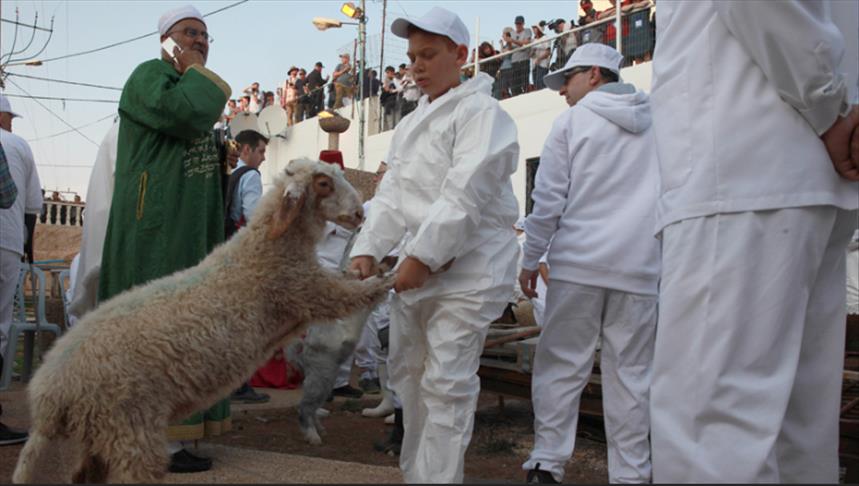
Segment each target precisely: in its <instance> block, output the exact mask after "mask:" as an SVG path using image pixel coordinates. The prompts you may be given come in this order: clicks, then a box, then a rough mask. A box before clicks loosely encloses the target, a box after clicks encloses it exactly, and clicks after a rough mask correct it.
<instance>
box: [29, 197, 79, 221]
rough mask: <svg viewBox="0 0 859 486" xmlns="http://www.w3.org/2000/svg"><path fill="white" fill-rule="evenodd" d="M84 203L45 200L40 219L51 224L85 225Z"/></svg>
mask: <svg viewBox="0 0 859 486" xmlns="http://www.w3.org/2000/svg"><path fill="white" fill-rule="evenodd" d="M85 208H86V205H85V204H84V203H75V202H65V201H50V200H48V201H45V202H44V203H43V204H42V213H41V214H40V215H39V218H38V221H39V222H40V223H41V224H46V225H51V226H83V225H84V209H85Z"/></svg>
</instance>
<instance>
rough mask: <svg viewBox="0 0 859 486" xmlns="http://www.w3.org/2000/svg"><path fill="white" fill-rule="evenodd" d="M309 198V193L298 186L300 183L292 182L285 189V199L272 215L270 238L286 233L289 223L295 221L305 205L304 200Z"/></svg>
mask: <svg viewBox="0 0 859 486" xmlns="http://www.w3.org/2000/svg"><path fill="white" fill-rule="evenodd" d="M306 199H307V194H306V193H305V192H304V191H303V190H300V189H299V188H298V184H295V183H292V184H290V185H289V186H288V187H287V188H286V190H285V191H283V199H282V200H281V203H280V206H278V207H277V211H275V213H274V217H272V221H271V226H270V227H269V230H268V239H270V240H276V239H278V238H280V237H281V236H283V234H284V233H286V230H288V229H289V225H291V224H292V222H293V221H295V218H297V217H298V215H299V213H300V212H301V208H302V207H303V206H304V201H305V200H306Z"/></svg>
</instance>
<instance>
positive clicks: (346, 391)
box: [331, 385, 364, 398]
mask: <svg viewBox="0 0 859 486" xmlns="http://www.w3.org/2000/svg"><path fill="white" fill-rule="evenodd" d="M331 394H332V395H333V396H335V397H346V398H361V397H363V396H364V392H362V391H361V390H359V389H357V388H352V387H351V386H349V385H343V386H341V387H339V388H335V389H333V390H331Z"/></svg>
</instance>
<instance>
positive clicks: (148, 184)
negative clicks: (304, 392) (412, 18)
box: [99, 5, 230, 472]
mask: <svg viewBox="0 0 859 486" xmlns="http://www.w3.org/2000/svg"><path fill="white" fill-rule="evenodd" d="M158 24H159V25H158V28H159V32H160V33H161V38H160V42H162V43H163V42H164V41H165V40H167V38H170V39H172V40H173V41H174V42H175V43H176V47H175V48H173V49H172V52H168V51H166V50H165V49H163V48H162V52H161V56H160V57H159V58H158V59H152V60H149V61H146V62H144V63H143V64H140V65H139V66H138V67H137V68H136V69H135V70H134V72H133V73H132V74H131V76H130V77H129V79H128V81H127V82H126V83H125V87H124V88H123V91H122V96H121V97H120V102H119V116H120V125H119V135H118V142H117V159H116V173H115V186H114V192H113V197H112V204H111V208H110V219H109V223H108V227H107V234H106V236H105V241H104V252H103V256H102V262H101V276H100V283H99V300H100V301H101V302H104V301H106V300H108V299H110V298H111V297H113V296H115V295H117V294H120V293H121V292H123V291H125V290H127V289H129V288H131V287H133V286H135V285H139V284H143V283H145V282H147V281H149V280H153V279H156V278H159V277H162V276H165V275H169V274H171V273H173V272H176V271H178V270H182V269H185V268H188V267H191V266H194V265H196V264H197V263H199V262H200V261H201V260H202V259H203V258H204V257H205V256H206V254H208V253H209V252H210V251H211V250H212V249H213V248H214V247H215V245H217V244H219V243H221V242H222V241H224V225H223V220H224V208H223V204H224V200H223V194H222V189H221V185H222V177H223V174H224V168H223V166H222V163H221V161H220V157H219V155H218V150H217V148H216V145H215V140H214V137H213V135H212V127H213V125H214V124H215V122H217V121H218V119H219V117H220V116H221V110H222V109H223V107H224V104H226V102H227V99H229V95H230V88H229V86H228V85H227V83H225V82H224V81H223V80H222V79H221V78H220V77H218V75H217V74H215V73H214V72H212V71H210V70H209V69H207V68H206V67H205V65H206V59H207V58H208V55H209V44H210V43H211V42H212V38H211V36H209V34H208V32H207V31H206V23H205V21H204V20H203V16H202V15H201V14H200V12H199V11H197V9H195V8H194V7H192V6H190V5H189V6H185V7H180V8H177V9H174V10H171V11H169V12H167V13H165V14H164V15H162V16H161V19H160V20H159V22H158ZM229 407H230V401H229V398H226V399H225V400H222V401H221V402H219V403H218V404H216V405H215V406H213V407H212V408H210V409H209V410H207V411H205V412H200V413H197V414H195V415H193V416H192V417H190V418H189V419H188V420H186V421H185V422H182V423H181V424H179V423H177V424H171V426H170V427H169V429H168V437H169V439H170V440H172V441H175V442H171V450H170V453H171V463H170V470H171V471H173V472H198V471H205V470H207V469H209V468H210V467H211V460H210V459H206V458H200V457H197V456H194V455H192V454H191V453H189V452H188V451H186V450H185V449H183V448H182V446H181V443H180V442H178V441H181V440H185V441H188V440H197V439H201V438H203V436H204V435H206V434H213V435H217V434H219V433H221V432H224V431H227V430H229V428H230V408H229Z"/></svg>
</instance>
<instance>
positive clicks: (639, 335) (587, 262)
mask: <svg viewBox="0 0 859 486" xmlns="http://www.w3.org/2000/svg"><path fill="white" fill-rule="evenodd" d="M658 185H659V174H658V163H657V160H656V147H655V145H654V142H653V130H651V115H650V100H649V97H648V96H647V94H645V93H644V92H642V91H636V90H635V88H634V87H633V86H632V85H629V84H621V83H608V84H605V85H603V86H601V87H599V88H598V89H596V90H594V91H591V92H590V93H588V94H586V95H585V96H584V97H583V98H582V99H581V100H579V102H578V103H577V104H576V105H574V106H572V107H571V108H569V109H568V110H566V111H565V112H563V113H562V114H561V115H560V116H559V117H558V118H557V120H555V123H554V124H553V126H552V131H551V132H550V134H549V137H548V138H547V139H546V143H545V146H544V148H543V152H542V154H541V155H540V167H539V168H538V169H537V176H536V181H535V189H534V192H533V194H532V198H533V200H534V210H533V212H532V213H531V214H530V215H529V216H528V219H527V220H526V221H525V234H527V235H528V238H527V240H526V242H525V250H524V253H525V257H524V259H523V261H522V267H523V268H524V269H527V270H536V269H537V266H538V261H539V259H540V257H541V255H543V253H544V252H545V251H546V249H547V248H548V252H549V253H548V262H549V266H550V268H551V272H550V274H549V286H548V294H547V296H546V314H545V322H544V323H543V332H542V333H541V335H540V341H539V343H538V344H537V350H536V352H535V356H534V372H533V376H532V385H531V397H532V398H531V400H532V402H533V406H534V433H535V439H534V450H533V451H532V452H531V455H530V457H529V458H528V460H527V461H526V462H525V464H524V465H523V469H525V470H530V469H534V468H535V467H536V466H537V464H538V463H539V465H540V469H541V470H545V471H549V472H550V473H552V476H554V477H555V479H556V480H558V481H561V480H562V479H563V475H564V465H565V464H566V463H567V461H568V460H569V459H570V457H571V456H572V453H573V448H574V445H575V436H576V424H577V419H578V412H579V400H580V398H581V393H582V390H583V389H584V387H585V385H586V384H587V382H588V378H589V377H590V375H591V369H592V367H593V361H594V355H595V350H596V346H597V340H598V338H599V337H600V336H602V349H601V353H600V355H601V358H600V369H601V372H602V375H601V379H602V396H603V409H604V411H605V428H606V438H607V441H608V470H609V481H611V482H612V483H617V482H625V483H630V482H634V483H641V482H649V480H650V444H649V441H648V433H649V431H650V427H649V420H648V389H649V387H650V376H651V365H652V359H653V341H654V338H655V333H656V301H657V297H656V295H657V282H658V278H659V241H658V240H657V239H656V238H654V237H653V225H654V222H655V208H656V199H657V197H658V194H659V187H658ZM538 278H539V277H538Z"/></svg>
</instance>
